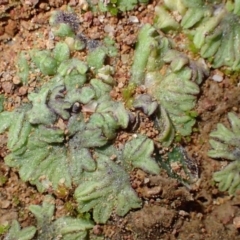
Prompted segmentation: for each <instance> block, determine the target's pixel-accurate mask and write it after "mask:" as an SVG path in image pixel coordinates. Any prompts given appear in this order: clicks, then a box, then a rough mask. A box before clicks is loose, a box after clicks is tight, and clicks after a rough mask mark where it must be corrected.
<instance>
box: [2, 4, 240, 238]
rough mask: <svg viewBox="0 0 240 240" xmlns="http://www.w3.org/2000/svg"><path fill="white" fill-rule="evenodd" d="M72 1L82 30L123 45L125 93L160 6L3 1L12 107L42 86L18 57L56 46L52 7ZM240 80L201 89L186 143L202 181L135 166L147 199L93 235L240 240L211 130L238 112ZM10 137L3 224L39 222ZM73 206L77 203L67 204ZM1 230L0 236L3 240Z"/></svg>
mask: <svg viewBox="0 0 240 240" xmlns="http://www.w3.org/2000/svg"><path fill="white" fill-rule="evenodd" d="M66 4H70V5H71V6H72V8H73V9H74V11H75V12H76V13H77V15H78V17H79V20H80V25H79V31H81V32H83V33H84V34H86V36H88V37H89V38H90V39H97V40H101V39H103V38H104V36H107V35H110V36H111V37H113V38H114V40H115V41H116V43H117V48H118V50H119V53H120V54H119V57H118V58H117V60H115V61H116V62H115V63H114V64H115V66H116V73H115V79H116V80H117V81H118V84H117V85H116V87H115V89H114V93H113V96H114V97H115V98H121V90H122V88H123V86H124V85H126V83H127V81H128V79H129V69H130V66H131V61H132V57H133V50H134V44H135V42H136V36H137V32H138V29H139V27H140V26H141V25H142V24H144V23H147V22H149V23H152V21H153V19H152V18H153V13H154V6H155V5H156V2H155V1H153V2H151V3H150V4H149V5H148V6H139V7H138V8H136V9H135V10H133V11H131V12H128V13H122V14H120V15H119V16H118V17H113V16H111V15H110V14H95V13H94V14H93V13H92V12H91V11H82V10H81V7H82V6H80V1H78V0H71V1H65V0H60V1H58V0H50V1H37V0H21V1H14V0H0V59H1V61H0V93H1V94H4V96H5V97H6V99H7V104H6V109H8V110H10V109H13V108H14V107H16V106H18V105H20V104H21V102H24V101H26V98H27V94H28V93H29V92H31V91H33V89H34V88H35V87H36V86H37V84H38V81H34V80H33V81H32V82H31V84H30V85H29V86H22V85H21V84H20V82H19V79H18V77H17V76H16V57H17V55H18V53H19V52H20V51H22V50H29V49H31V48H46V47H49V46H51V39H50V38H49V29H50V28H49V25H48V20H49V16H50V12H51V11H53V10H55V9H62V10H64V9H65V8H66ZM239 103H240V95H239V83H238V79H237V78H236V79H234V80H233V79H231V78H229V77H227V76H224V79H223V81H222V82H220V83H218V82H214V81H213V80H211V77H210V78H209V79H207V80H206V81H205V82H204V84H203V85H202V86H201V94H200V96H199V101H198V106H197V111H198V113H199V117H198V121H197V126H196V127H197V129H198V131H197V132H196V133H194V134H193V136H192V137H191V139H190V140H189V141H185V142H183V146H184V147H185V149H186V150H187V152H188V154H189V156H191V158H193V159H195V161H196V162H197V163H198V168H199V180H198V182H197V183H195V184H194V186H192V187H191V188H190V189H189V188H186V187H185V186H183V185H181V184H180V183H178V182H177V180H175V179H172V178H170V177H168V176H167V174H166V173H165V172H164V171H163V172H162V174H161V175H160V176H150V175H147V174H146V173H144V172H143V171H140V170H137V171H135V172H133V173H132V176H131V177H132V185H133V187H134V188H135V190H136V191H137V193H138V194H139V196H140V197H142V199H144V206H143V208H142V209H140V210H137V211H132V212H130V213H129V214H128V215H127V216H125V217H124V218H120V217H118V216H112V217H111V219H110V220H109V221H108V223H107V224H105V225H96V226H95V227H94V229H93V230H92V231H93V235H94V234H95V235H98V234H102V235H103V236H104V239H109V240H110V239H111V240H148V239H149V240H160V239H161V240H168V239H169V240H170V239H171V240H173V239H178V240H188V239H189V240H190V239H191V240H203V239H204V240H220V239H222V240H228V239H231V240H233V239H236V240H237V239H240V234H239V230H238V229H240V208H239V206H240V195H236V196H229V195H228V194H227V193H221V192H219V191H218V189H217V187H216V186H215V185H214V183H213V181H212V173H213V172H214V171H216V170H218V169H220V168H221V167H222V166H223V165H224V164H226V162H223V161H222V162H221V161H216V160H213V159H210V158H209V157H208V156H207V151H208V149H209V144H208V135H209V133H210V131H212V130H213V129H214V128H215V127H216V123H218V122H220V121H221V122H223V123H227V119H226V113H227V112H228V111H230V110H234V111H235V112H237V113H239V111H240V109H239V106H240V105H239ZM6 152H7V149H6V135H0V226H3V225H4V224H6V222H7V223H11V221H12V220H13V219H17V220H18V221H19V222H20V224H21V226H22V227H25V226H28V225H30V224H33V223H34V221H35V220H34V218H33V216H32V215H31V214H30V213H29V210H28V206H29V205H31V204H41V202H42V199H43V194H40V193H38V192H37V190H36V189H35V187H34V186H31V185H29V184H28V183H23V182H22V181H21V180H20V179H19V177H18V173H17V171H16V170H15V169H10V168H9V167H7V166H6V165H5V164H4V161H3V158H4V156H5V155H6ZM56 205H57V207H56V217H58V216H62V215H65V214H72V215H74V211H75V210H74V206H75V205H76V204H75V202H74V200H73V199H72V197H71V196H69V197H68V198H67V199H57V200H56ZM69 206H71V207H69ZM3 236H4V234H3V235H1V233H0V239H3Z"/></svg>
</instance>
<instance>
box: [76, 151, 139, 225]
mask: <svg viewBox="0 0 240 240" xmlns="http://www.w3.org/2000/svg"><path fill="white" fill-rule="evenodd" d="M95 157H96V161H97V169H96V171H95V172H92V173H90V172H85V173H84V174H83V178H82V182H81V184H80V185H79V187H78V188H77V189H76V191H75V194H74V196H75V198H76V200H77V202H78V204H79V211H80V212H88V211H89V210H91V209H93V219H94V221H95V222H97V223H106V221H107V220H108V219H109V217H110V215H111V213H112V212H113V211H115V212H116V214H118V215H119V216H124V215H125V214H126V213H127V212H128V211H129V210H130V209H132V208H139V207H141V200H140V199H139V198H138V197H137V195H136V193H135V191H134V190H133V189H132V187H131V184H130V181H129V177H128V174H127V173H126V172H125V170H124V169H123V168H122V167H121V166H119V165H117V164H116V163H115V162H113V161H112V160H111V159H110V157H109V156H106V155H104V154H100V153H96V154H95Z"/></svg>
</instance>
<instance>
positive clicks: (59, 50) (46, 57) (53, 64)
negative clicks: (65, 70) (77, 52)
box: [30, 42, 70, 76]
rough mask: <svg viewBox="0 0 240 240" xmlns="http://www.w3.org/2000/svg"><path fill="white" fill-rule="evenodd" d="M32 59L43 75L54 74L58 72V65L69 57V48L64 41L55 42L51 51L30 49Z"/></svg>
mask: <svg viewBox="0 0 240 240" xmlns="http://www.w3.org/2000/svg"><path fill="white" fill-rule="evenodd" d="M30 56H31V59H32V61H33V62H34V63H35V65H36V66H37V68H39V69H40V71H41V72H42V74H44V75H50V76H52V75H55V74H56V73H57V72H59V70H58V69H59V65H60V64H61V63H62V62H65V61H66V60H68V59H69V57H70V49H69V47H68V45H67V44H66V43H61V42H59V43H57V44H56V46H55V48H54V49H53V51H52V52H51V51H49V50H32V51H30Z"/></svg>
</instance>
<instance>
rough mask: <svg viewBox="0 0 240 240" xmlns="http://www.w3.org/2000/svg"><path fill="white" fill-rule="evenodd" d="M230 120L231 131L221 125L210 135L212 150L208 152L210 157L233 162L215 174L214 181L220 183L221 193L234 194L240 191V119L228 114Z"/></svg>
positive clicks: (233, 114)
mask: <svg viewBox="0 0 240 240" xmlns="http://www.w3.org/2000/svg"><path fill="white" fill-rule="evenodd" d="M228 119H229V122H230V125H231V130H230V129H228V128H227V127H225V126H224V125H223V124H220V123H219V124H218V125H217V129H216V130H215V131H213V132H211V133H210V138H211V139H210V140H209V143H210V145H211V147H212V149H210V150H209V151H208V156H210V157H212V158H223V159H227V160H232V161H233V162H232V163H230V164H229V165H228V166H227V167H225V168H224V169H223V170H221V171H219V172H216V173H214V175H213V179H214V180H215V181H216V182H219V189H220V190H221V191H226V190H227V191H228V192H229V193H230V194H234V193H235V192H236V190H238V189H240V166H239V159H240V119H239V118H238V117H237V116H236V114H235V113H232V112H231V113H229V114H228Z"/></svg>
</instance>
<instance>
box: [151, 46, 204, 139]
mask: <svg viewBox="0 0 240 240" xmlns="http://www.w3.org/2000/svg"><path fill="white" fill-rule="evenodd" d="M163 61H164V62H165V63H169V64H170V65H169V67H168V70H167V71H166V73H164V74H159V75H158V76H156V78H155V81H154V83H153V85H152V87H150V89H149V91H150V92H151V93H152V94H153V96H154V97H155V98H156V99H157V100H158V101H159V103H160V105H161V106H162V107H163V108H164V109H165V110H166V112H167V113H168V115H169V118H170V119H171V122H172V123H173V126H174V128H175V130H176V132H177V133H179V134H180V135H182V136H187V135H190V134H191V132H192V127H193V125H194V124H195V117H196V112H195V111H194V107H195V104H196V100H197V95H198V94H199V91H200V89H199V86H198V85H199V84H200V83H201V82H202V81H203V79H204V78H205V77H206V75H207V74H208V69H207V67H206V65H205V63H204V62H202V61H198V62H195V61H192V60H190V59H189V58H188V57H187V56H186V55H184V54H182V53H179V52H178V51H175V50H169V51H168V52H166V54H165V55H164V57H163Z"/></svg>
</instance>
